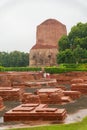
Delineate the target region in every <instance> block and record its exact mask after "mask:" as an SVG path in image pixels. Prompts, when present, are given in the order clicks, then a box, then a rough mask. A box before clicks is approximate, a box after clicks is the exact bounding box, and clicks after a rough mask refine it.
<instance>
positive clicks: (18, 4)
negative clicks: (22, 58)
mask: <svg viewBox="0 0 87 130" xmlns="http://www.w3.org/2000/svg"><path fill="white" fill-rule="evenodd" d="M49 18H53V19H56V20H58V21H60V22H61V23H63V24H65V25H66V27H67V32H68V33H69V31H70V29H71V27H72V26H73V25H76V24H77V23H78V22H83V23H86V22H87V0H0V51H6V52H11V51H14V50H18V51H22V52H29V50H30V49H31V47H32V46H33V45H34V44H35V43H36V27H37V25H39V24H41V23H42V22H43V21H45V20H46V19H49Z"/></svg>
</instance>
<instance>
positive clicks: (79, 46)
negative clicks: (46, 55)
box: [57, 23, 87, 63]
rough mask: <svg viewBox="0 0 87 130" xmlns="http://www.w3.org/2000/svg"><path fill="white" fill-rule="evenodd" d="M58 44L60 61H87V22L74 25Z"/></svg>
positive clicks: (58, 59) (58, 58) (58, 60)
mask: <svg viewBox="0 0 87 130" xmlns="http://www.w3.org/2000/svg"><path fill="white" fill-rule="evenodd" d="M58 44H59V53H58V55H57V62H58V63H87V23H85V24H83V23H78V24H77V25H76V26H73V27H72V29H71V31H70V33H69V34H68V36H63V37H62V38H61V39H60V41H59V43H58Z"/></svg>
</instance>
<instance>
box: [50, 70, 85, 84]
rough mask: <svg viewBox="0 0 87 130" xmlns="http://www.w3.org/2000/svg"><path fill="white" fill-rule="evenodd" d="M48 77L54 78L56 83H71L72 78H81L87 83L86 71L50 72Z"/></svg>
mask: <svg viewBox="0 0 87 130" xmlns="http://www.w3.org/2000/svg"><path fill="white" fill-rule="evenodd" d="M50 78H53V79H56V80H57V82H58V84H72V80H73V79H77V78H78V79H82V80H84V82H85V83H87V72H66V73H62V74H50Z"/></svg>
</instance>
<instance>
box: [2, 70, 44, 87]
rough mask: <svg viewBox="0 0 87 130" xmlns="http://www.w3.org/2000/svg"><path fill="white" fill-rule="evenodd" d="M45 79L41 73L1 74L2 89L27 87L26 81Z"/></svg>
mask: <svg viewBox="0 0 87 130" xmlns="http://www.w3.org/2000/svg"><path fill="white" fill-rule="evenodd" d="M40 78H43V73H41V72H2V73H1V72H0V87H11V86H12V87H14V86H19V85H20V86H21V85H25V84H24V83H25V82H26V81H31V80H38V79H40Z"/></svg>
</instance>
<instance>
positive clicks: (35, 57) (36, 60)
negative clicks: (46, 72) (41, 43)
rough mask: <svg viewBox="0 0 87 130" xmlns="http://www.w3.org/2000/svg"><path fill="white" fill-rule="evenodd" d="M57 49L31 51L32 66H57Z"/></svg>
mask: <svg viewBox="0 0 87 130" xmlns="http://www.w3.org/2000/svg"><path fill="white" fill-rule="evenodd" d="M57 52H58V50H57V49H33V50H31V51H30V54H31V55H30V65H31V66H45V65H46V66H52V65H56V58H55V56H56V55H57Z"/></svg>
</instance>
